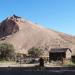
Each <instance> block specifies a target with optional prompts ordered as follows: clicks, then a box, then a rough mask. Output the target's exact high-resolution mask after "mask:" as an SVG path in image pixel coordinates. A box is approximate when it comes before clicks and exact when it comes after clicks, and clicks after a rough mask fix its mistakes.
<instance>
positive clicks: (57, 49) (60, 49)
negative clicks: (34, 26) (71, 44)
mask: <svg viewBox="0 0 75 75" xmlns="http://www.w3.org/2000/svg"><path fill="white" fill-rule="evenodd" d="M67 50H69V51H70V52H72V51H71V50H70V49H69V48H52V49H51V51H50V52H51V53H55V52H66V51H67Z"/></svg>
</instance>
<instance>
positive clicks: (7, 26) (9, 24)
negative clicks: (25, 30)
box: [0, 16, 19, 36]
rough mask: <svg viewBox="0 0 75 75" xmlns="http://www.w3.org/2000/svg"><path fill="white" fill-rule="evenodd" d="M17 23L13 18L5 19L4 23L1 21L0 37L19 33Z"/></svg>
mask: <svg viewBox="0 0 75 75" xmlns="http://www.w3.org/2000/svg"><path fill="white" fill-rule="evenodd" d="M17 21H18V20H17V18H16V17H15V16H12V17H9V18H7V19H5V20H4V21H2V23H1V25H0V36H7V35H10V34H12V33H16V32H17V31H19V27H18V25H17Z"/></svg>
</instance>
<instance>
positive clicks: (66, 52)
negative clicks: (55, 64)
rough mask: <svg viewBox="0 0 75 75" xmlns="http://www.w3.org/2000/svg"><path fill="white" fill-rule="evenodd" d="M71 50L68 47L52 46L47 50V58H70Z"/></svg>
mask: <svg viewBox="0 0 75 75" xmlns="http://www.w3.org/2000/svg"><path fill="white" fill-rule="evenodd" d="M71 53H72V51H71V50H70V49H69V48H53V49H51V51H50V52H49V60H54V61H56V60H61V61H63V59H70V58H71Z"/></svg>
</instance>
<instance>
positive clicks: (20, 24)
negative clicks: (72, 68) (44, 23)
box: [0, 15, 75, 53]
mask: <svg viewBox="0 0 75 75" xmlns="http://www.w3.org/2000/svg"><path fill="white" fill-rule="evenodd" d="M2 42H9V43H11V44H13V45H14V47H15V48H16V50H17V51H18V50H22V51H27V50H28V49H30V48H32V47H37V48H42V49H43V50H45V51H49V50H50V49H51V48H56V47H68V48H70V49H71V50H72V52H73V53H74V52H75V37H74V36H71V35H68V34H65V33H61V32H57V31H54V30H51V29H46V28H44V27H41V26H40V25H38V24H34V23H32V22H31V21H27V20H24V19H23V18H21V17H18V16H16V15H13V16H11V17H8V18H6V19H5V20H3V21H2V22H1V24H0V43H2Z"/></svg>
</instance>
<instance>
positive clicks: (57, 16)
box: [0, 0, 75, 35]
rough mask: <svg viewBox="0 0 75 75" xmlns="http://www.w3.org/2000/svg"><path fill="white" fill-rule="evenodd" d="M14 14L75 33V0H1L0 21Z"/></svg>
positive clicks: (45, 25) (52, 27) (65, 31)
mask: <svg viewBox="0 0 75 75" xmlns="http://www.w3.org/2000/svg"><path fill="white" fill-rule="evenodd" d="M13 14H16V15H18V16H22V17H23V18H25V19H28V20H31V21H33V22H34V23H38V24H41V25H42V26H44V27H46V28H51V29H54V30H57V31H61V32H64V33H68V34H72V35H75V0H0V21H2V20H3V19H5V18H6V17H7V16H11V15H13Z"/></svg>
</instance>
